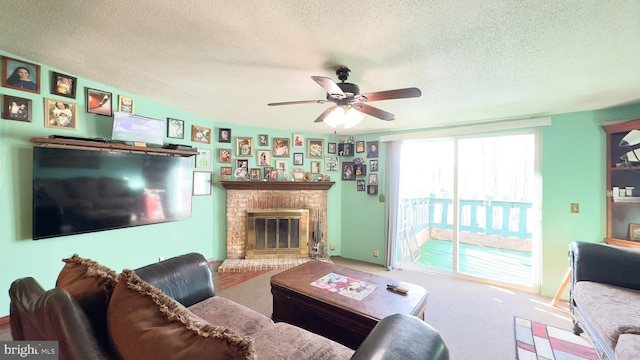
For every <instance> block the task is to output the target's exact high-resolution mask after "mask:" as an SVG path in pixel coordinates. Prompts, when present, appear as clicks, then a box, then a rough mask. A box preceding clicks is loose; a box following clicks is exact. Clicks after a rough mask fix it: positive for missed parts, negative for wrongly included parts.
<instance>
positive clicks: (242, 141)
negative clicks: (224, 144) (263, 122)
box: [236, 137, 253, 157]
mask: <svg viewBox="0 0 640 360" xmlns="http://www.w3.org/2000/svg"><path fill="white" fill-rule="evenodd" d="M236 156H240V157H251V156H253V138H251V137H237V138H236Z"/></svg>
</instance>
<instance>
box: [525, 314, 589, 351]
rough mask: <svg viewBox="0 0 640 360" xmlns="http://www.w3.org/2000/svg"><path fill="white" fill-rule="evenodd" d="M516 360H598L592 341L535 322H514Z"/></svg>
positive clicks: (567, 331)
mask: <svg viewBox="0 0 640 360" xmlns="http://www.w3.org/2000/svg"><path fill="white" fill-rule="evenodd" d="M514 328H515V336H516V359H517V360H546V359H550V360H581V359H589V360H598V355H597V354H596V352H595V350H594V349H593V346H592V345H591V342H590V341H589V339H587V338H586V337H583V336H577V335H574V334H573V332H571V331H569V330H563V329H559V328H556V327H553V326H548V325H545V324H541V323H538V322H535V321H531V320H527V319H522V318H519V317H515V318H514Z"/></svg>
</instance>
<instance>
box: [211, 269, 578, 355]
mask: <svg viewBox="0 0 640 360" xmlns="http://www.w3.org/2000/svg"><path fill="white" fill-rule="evenodd" d="M332 260H333V262H334V263H335V264H336V265H340V266H347V267H351V268H354V269H358V270H361V271H367V272H371V273H375V274H378V275H381V276H386V277H389V278H392V279H397V280H402V281H406V282H410V283H414V284H418V285H421V286H423V287H425V288H426V289H427V290H429V292H430V293H431V294H430V296H429V304H428V306H427V311H426V313H425V318H426V321H427V322H428V323H429V324H431V325H432V326H434V327H435V328H436V329H438V330H439V331H440V333H441V334H442V337H443V338H444V340H445V342H446V343H447V346H448V347H449V350H450V353H451V358H452V359H453V360H474V359H478V360H485V359H491V360H502V359H505V360H513V359H515V358H516V354H515V344H514V339H513V318H514V316H518V317H522V318H527V319H531V320H534V321H538V322H541V323H545V324H549V325H552V326H555V327H558V328H562V329H566V330H570V329H571V326H572V325H571V320H570V319H571V315H570V314H569V312H568V311H567V310H566V306H567V304H566V302H561V306H563V307H565V308H564V309H559V308H554V307H552V306H550V305H549V303H550V301H551V299H550V298H546V297H542V296H539V295H534V294H528V293H523V292H519V291H514V290H510V289H502V288H498V287H495V286H489V285H484V284H481V283H477V282H471V281H465V280H459V279H453V278H449V277H445V276H440V275H433V274H426V273H422V272H415V271H409V270H392V271H387V270H386V269H385V268H384V267H382V266H380V265H375V264H369V263H364V262H360V261H354V260H349V259H344V258H340V257H332ZM281 271H283V270H272V271H269V272H267V273H265V274H262V275H260V276H257V277H255V278H253V279H251V280H248V281H246V282H244V283H241V284H239V285H236V286H233V287H231V288H229V289H226V290H224V291H220V292H218V295H220V296H224V297H226V298H228V299H231V300H233V301H236V302H238V303H240V304H243V305H245V306H247V307H249V308H251V309H254V310H256V311H258V312H260V313H262V314H264V315H266V316H271V312H272V306H273V303H272V298H271V292H270V291H271V288H270V285H269V281H270V279H271V276H273V275H274V274H277V273H278V272H281Z"/></svg>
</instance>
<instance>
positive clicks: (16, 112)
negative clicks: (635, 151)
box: [2, 95, 32, 122]
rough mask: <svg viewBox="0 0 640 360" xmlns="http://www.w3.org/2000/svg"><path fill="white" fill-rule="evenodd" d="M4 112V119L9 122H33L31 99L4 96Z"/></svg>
mask: <svg viewBox="0 0 640 360" xmlns="http://www.w3.org/2000/svg"><path fill="white" fill-rule="evenodd" d="M3 104H4V110H3V111H2V118H3V119H7V120H16V121H24V122H31V109H32V102H31V99H24V98H21V97H17V96H11V95H5V96H4V103H3Z"/></svg>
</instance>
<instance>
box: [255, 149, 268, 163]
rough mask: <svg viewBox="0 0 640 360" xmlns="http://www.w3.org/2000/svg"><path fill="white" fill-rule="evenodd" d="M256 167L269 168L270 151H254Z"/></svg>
mask: <svg viewBox="0 0 640 360" xmlns="http://www.w3.org/2000/svg"><path fill="white" fill-rule="evenodd" d="M256 152H257V154H256V156H257V158H258V159H257V160H258V166H271V150H256Z"/></svg>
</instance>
